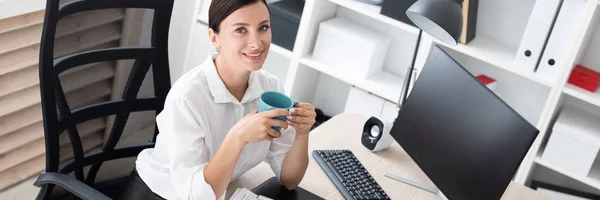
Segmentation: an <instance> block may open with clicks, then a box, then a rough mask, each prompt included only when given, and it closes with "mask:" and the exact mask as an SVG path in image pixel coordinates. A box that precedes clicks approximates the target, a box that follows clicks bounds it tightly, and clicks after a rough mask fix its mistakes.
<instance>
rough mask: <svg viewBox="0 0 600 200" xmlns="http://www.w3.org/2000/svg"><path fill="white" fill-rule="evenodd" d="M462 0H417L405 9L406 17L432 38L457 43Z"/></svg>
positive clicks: (461, 18)
mask: <svg viewBox="0 0 600 200" xmlns="http://www.w3.org/2000/svg"><path fill="white" fill-rule="evenodd" d="M461 3H462V0H418V1H417V2H415V3H414V4H413V5H412V6H410V7H409V8H408V10H406V15H407V16H408V18H409V19H410V20H411V21H412V22H413V23H414V24H415V25H417V26H418V27H419V28H420V29H421V30H423V31H425V32H426V33H428V34H429V35H431V36H433V37H434V38H436V39H438V40H440V41H442V42H444V43H446V44H451V45H456V44H458V40H459V38H460V35H461V32H462V26H463V15H462V10H461Z"/></svg>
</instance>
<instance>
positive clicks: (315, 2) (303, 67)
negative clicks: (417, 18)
mask: <svg viewBox="0 0 600 200" xmlns="http://www.w3.org/2000/svg"><path fill="white" fill-rule="evenodd" d="M197 1H199V2H197V3H196V5H197V7H196V8H195V13H196V15H195V16H194V18H193V19H190V20H191V21H194V22H195V23H194V25H193V26H194V27H193V28H192V30H193V31H195V32H194V33H193V35H194V36H193V37H191V39H190V42H189V43H190V44H191V45H190V47H188V50H187V51H188V55H187V56H186V61H185V63H186V64H185V66H184V67H185V68H186V69H189V68H191V67H194V66H196V65H197V64H199V63H198V61H197V60H196V59H199V58H200V59H202V60H203V59H205V58H206V57H204V55H207V53H209V52H210V51H212V50H210V49H211V48H212V45H211V44H210V42H208V39H207V37H206V30H207V25H206V24H207V21H208V15H207V11H208V5H209V2H210V0H197ZM275 1H280V0H269V1H267V3H271V2H275ZM284 1H285V0H284ZM573 1H585V3H584V4H585V8H584V9H579V10H577V12H578V13H577V15H571V16H573V19H571V21H572V22H573V23H570V24H569V27H561V25H557V24H554V26H553V27H552V28H551V29H549V30H548V32H541V33H542V35H548V37H550V36H549V35H551V33H554V32H558V30H569V31H568V32H569V33H570V35H568V36H565V37H564V40H563V41H562V42H563V43H562V44H561V45H562V46H560V47H558V48H560V49H561V50H562V51H563V52H564V53H563V54H564V55H563V57H562V60H560V61H558V62H557V64H556V65H553V66H552V68H551V69H546V71H545V72H544V73H541V72H540V71H539V69H538V67H539V66H540V63H541V62H547V61H546V60H542V58H543V56H545V54H544V53H546V52H547V51H548V49H545V50H543V52H536V53H534V54H533V55H535V56H528V57H527V58H525V59H531V60H533V62H529V63H532V64H523V63H519V62H516V61H517V60H518V59H520V58H522V56H523V54H524V53H525V52H524V51H523V50H524V49H527V48H528V45H530V39H527V40H526V39H524V38H527V37H526V36H527V35H526V34H528V33H529V32H531V31H535V30H538V29H539V27H538V26H536V24H535V22H529V19H530V17H531V15H532V13H534V11H535V9H536V6H544V5H539V4H537V3H538V2H539V1H537V0H503V1H497V0H479V8H478V16H477V29H476V36H475V39H474V40H472V41H471V42H469V43H468V44H458V45H456V46H448V45H445V44H443V43H441V42H439V41H438V40H436V39H434V38H432V37H431V36H429V35H428V34H427V33H423V37H422V38H421V41H420V47H419V51H418V52H417V55H416V58H417V59H416V61H415V68H416V71H417V74H416V77H417V78H418V72H420V71H421V69H422V68H423V67H424V66H425V61H426V60H427V56H428V55H429V52H430V50H431V48H432V47H433V46H434V45H437V46H440V47H442V49H443V50H445V51H446V52H447V53H448V54H449V55H451V56H452V57H453V58H454V59H455V60H456V61H457V62H459V63H460V64H461V65H463V67H465V69H467V70H468V71H469V72H471V73H472V74H473V75H478V74H485V75H488V76H490V77H492V78H494V79H496V80H497V81H498V85H497V88H496V90H495V91H494V92H495V93H496V95H498V96H499V97H500V98H501V99H502V100H504V101H505V102H506V103H507V104H509V105H510V106H511V107H513V108H514V109H515V110H516V111H517V112H518V113H519V114H521V115H522V116H523V117H524V118H526V119H527V120H528V121H529V122H530V123H531V124H533V125H534V126H536V127H537V128H538V129H539V130H540V134H539V135H538V138H537V139H536V141H535V142H534V144H533V145H532V147H531V148H530V151H529V152H528V154H527V156H526V157H525V158H524V160H523V162H522V163H521V166H520V167H519V169H518V171H517V172H516V174H515V177H514V180H515V181H516V182H518V183H521V184H525V185H528V184H529V183H530V181H531V180H533V179H537V180H546V181H549V182H550V183H552V184H555V185H567V186H569V185H573V184H566V183H563V182H562V181H563V179H559V178H553V177H554V175H557V177H558V176H561V177H565V176H566V177H570V179H572V180H571V181H573V182H577V183H580V184H583V185H588V186H590V187H591V188H592V189H591V190H592V192H597V193H599V194H600V181H599V182H596V180H594V179H593V178H589V177H576V176H573V175H572V174H570V173H569V172H566V171H564V170H561V169H560V168H558V167H556V166H555V165H553V164H550V163H547V162H545V161H544V160H541V157H540V155H542V153H543V151H544V148H545V144H546V142H547V140H548V138H549V137H550V136H551V130H552V125H553V123H554V120H555V119H556V117H557V115H558V113H559V111H560V109H561V107H562V106H563V105H564V104H565V103H569V104H574V105H580V104H581V105H583V104H584V103H585V104H586V107H590V108H591V109H598V110H600V94H598V93H600V92H598V93H590V92H587V91H585V90H582V89H580V88H578V87H576V86H573V85H570V84H567V83H566V82H567V78H568V76H569V75H570V71H571V69H572V68H573V66H574V65H575V64H583V65H586V66H589V67H591V68H593V69H595V70H598V71H600V56H597V55H600V37H599V36H598V35H600V31H599V30H596V26H595V24H596V23H598V22H599V21H598V18H600V14H599V13H600V11H598V7H599V4H598V1H599V0H573ZM582 5H583V4H582ZM558 8H559V10H557V11H556V13H554V14H555V15H559V14H561V15H564V14H565V13H567V12H572V11H568V10H567V9H564V7H563V8H561V7H560V6H559V7H558ZM380 11H381V7H380V6H377V5H371V4H367V3H363V2H360V1H357V0H305V6H304V10H303V14H302V17H301V21H300V27H299V29H298V32H297V37H296V41H295V45H294V49H293V50H291V51H290V50H287V49H285V48H282V47H280V46H278V45H276V44H272V45H271V49H270V53H269V55H268V58H267V62H266V63H265V66H264V67H263V70H266V71H268V72H271V73H273V74H275V75H276V76H277V77H279V78H280V80H281V81H282V82H284V84H285V88H284V89H285V92H286V94H288V95H290V96H291V97H292V98H295V99H299V100H302V101H308V102H311V103H313V104H314V105H315V106H316V107H317V108H321V109H322V110H323V111H324V113H325V114H326V115H336V114H339V113H342V112H345V109H346V108H345V106H346V102H348V98H352V95H351V94H352V91H353V90H355V89H359V90H361V91H365V92H366V93H367V94H368V95H370V97H369V98H363V99H372V98H376V99H378V102H379V101H381V102H385V106H381V105H378V106H379V107H383V109H386V110H388V109H391V108H394V107H395V108H397V107H398V100H399V98H400V94H401V88H402V84H403V82H404V76H405V74H406V73H405V72H406V69H407V68H408V67H409V66H410V64H411V61H412V57H413V52H414V50H415V44H416V43H417V39H418V38H417V36H418V32H419V29H417V28H416V27H414V26H411V25H409V24H406V23H403V22H400V21H397V20H395V19H392V18H390V17H387V16H385V15H382V14H380ZM567 14H569V13H567ZM334 17H341V18H345V19H347V20H349V21H351V22H353V23H357V24H359V25H362V26H364V27H366V28H369V29H372V30H375V31H379V32H380V33H382V34H384V35H386V36H388V37H389V38H390V39H391V44H390V48H389V49H388V51H387V54H386V56H385V61H384V64H383V67H382V70H381V71H380V72H378V73H375V74H374V75H372V76H369V77H367V78H360V77H354V76H353V75H351V73H347V72H345V71H344V70H339V68H338V69H336V68H335V67H332V66H329V65H327V64H325V63H324V62H322V61H319V60H317V59H315V57H314V56H313V51H314V48H315V42H316V39H317V36H318V34H319V24H320V23H321V22H324V21H327V20H329V19H332V18H334ZM542 31H543V30H542ZM550 31H552V32H550ZM530 38H531V37H530ZM535 40H539V41H536V42H538V43H540V44H544V46H545V47H547V46H550V45H547V44H546V43H547V42H548V38H544V37H535ZM198 46H205V47H198ZM554 46H556V45H554ZM198 49H201V50H198ZM522 51H523V52H522ZM199 55H202V56H199ZM349 59H350V58H349ZM548 70H549V71H548ZM184 71H185V70H184ZM565 99H566V100H565ZM573 102H581V103H573ZM379 107H378V108H379ZM598 113H600V111H599V112H598ZM388 115H389V112H388ZM540 171H544V172H546V171H550V172H551V173H539V172H540ZM539 174H543V175H539ZM542 176H543V177H542ZM575 189H577V188H575ZM594 189H596V190H594Z"/></svg>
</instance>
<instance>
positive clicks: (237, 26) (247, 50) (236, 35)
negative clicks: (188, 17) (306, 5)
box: [209, 1, 271, 71]
mask: <svg viewBox="0 0 600 200" xmlns="http://www.w3.org/2000/svg"><path fill="white" fill-rule="evenodd" d="M269 19H270V16H269V11H268V10H267V6H266V5H265V4H264V3H262V2H260V1H259V2H257V3H254V4H251V5H247V6H244V7H242V8H240V9H238V10H236V11H234V12H233V13H231V15H229V16H228V17H227V18H225V19H224V20H223V21H222V22H221V25H220V32H219V33H218V34H214V33H212V31H210V33H209V34H210V37H211V40H212V42H213V44H214V45H215V47H217V48H219V47H220V50H219V52H220V54H219V56H220V57H222V58H223V59H225V60H226V61H225V62H226V63H227V64H228V65H231V66H235V67H237V66H239V67H243V68H244V69H246V70H248V71H256V70H259V69H260V68H262V65H263V63H264V62H265V58H266V57H267V53H268V52H269V47H270V45H271V24H270V21H269Z"/></svg>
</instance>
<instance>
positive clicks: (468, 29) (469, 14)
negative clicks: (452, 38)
mask: <svg viewBox="0 0 600 200" xmlns="http://www.w3.org/2000/svg"><path fill="white" fill-rule="evenodd" d="M478 7H479V0H464V1H463V3H462V12H463V29H462V33H461V35H460V38H459V40H458V42H460V43H462V44H467V43H469V42H470V41H471V40H473V39H474V38H475V31H476V29H477V10H478Z"/></svg>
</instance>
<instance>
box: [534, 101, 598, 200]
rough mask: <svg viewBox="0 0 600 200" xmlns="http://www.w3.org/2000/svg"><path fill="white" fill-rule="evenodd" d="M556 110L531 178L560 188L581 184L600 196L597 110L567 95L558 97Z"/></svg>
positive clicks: (591, 105)
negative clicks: (560, 186) (561, 186)
mask: <svg viewBox="0 0 600 200" xmlns="http://www.w3.org/2000/svg"><path fill="white" fill-rule="evenodd" d="M557 107H558V108H557V111H555V112H554V113H553V117H552V121H551V123H550V128H548V132H547V134H546V135H548V136H547V137H546V140H545V143H542V146H541V148H540V151H539V152H538V154H537V157H536V159H535V163H536V164H538V165H539V166H538V167H535V170H534V171H533V172H532V177H531V178H532V179H536V180H538V179H543V180H544V181H545V182H548V183H552V184H557V185H563V186H573V185H576V186H579V185H584V186H585V187H587V188H591V190H588V191H594V192H595V193H597V194H600V160H599V159H598V158H599V157H598V156H597V153H598V149H600V125H598V123H597V122H598V120H599V119H600V107H597V106H595V105H593V104H590V103H587V102H585V101H582V100H581V99H578V98H576V97H573V96H570V95H568V94H563V95H562V96H561V98H560V100H559V102H558V105H557ZM538 171H539V172H538ZM565 179H568V180H565ZM579 187H580V188H582V187H581V186H579ZM585 187H584V188H585Z"/></svg>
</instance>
